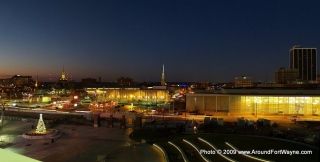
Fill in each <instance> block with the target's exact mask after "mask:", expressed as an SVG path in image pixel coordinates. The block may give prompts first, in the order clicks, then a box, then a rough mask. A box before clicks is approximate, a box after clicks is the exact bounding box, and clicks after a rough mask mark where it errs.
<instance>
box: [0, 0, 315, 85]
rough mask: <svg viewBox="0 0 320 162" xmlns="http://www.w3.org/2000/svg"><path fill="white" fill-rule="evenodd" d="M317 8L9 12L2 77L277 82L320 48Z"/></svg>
mask: <svg viewBox="0 0 320 162" xmlns="http://www.w3.org/2000/svg"><path fill="white" fill-rule="evenodd" d="M123 2H124V3H123ZM297 2H298V1H297ZM318 5H319V2H317V1H309V2H308V4H301V3H294V2H293V1H290V3H288V2H283V1H282V2H278V1H268V2H264V3H261V2H260V3H259V2H254V1H245V2H216V3H214V2H209V1H201V2H194V1H161V3H160V2H148V1H139V2H130V1H129V2H125V1H121V2H119V1H118V2H117V1H108V2H97V3H93V2H88V1H77V2H71V1H70V2H40V1H33V2H30V3H25V4H24V3H17V2H16V1H8V2H1V5H0V15H1V16H0V20H1V21H2V22H5V23H2V24H1V25H0V34H1V35H2V36H1V38H0V66H1V67H0V76H2V77H7V76H8V75H15V74H22V75H32V76H36V75H39V78H40V79H42V80H48V79H49V78H57V77H59V74H60V72H61V69H62V66H63V65H64V66H65V68H66V73H67V74H69V75H70V74H71V76H72V78H73V79H74V80H80V79H81V78H86V77H92V78H98V77H102V78H103V80H104V81H114V80H116V79H117V78H118V77H120V76H125V77H131V78H133V79H134V80H135V81H159V80H160V77H159V75H160V74H161V65H162V64H165V66H166V79H167V81H169V82H170V81H213V82H219V81H232V80H233V78H234V77H235V76H240V75H248V76H251V77H252V78H253V79H254V80H255V81H273V80H274V71H275V70H276V69H278V68H279V67H287V66H288V65H289V49H290V48H291V47H292V46H293V45H302V46H303V47H306V48H319V42H320V35H319V33H318V32H317V29H319V27H320V23H319V22H318V21H314V20H316V18H317V12H316V11H317V10H316V6H318ZM298 9H299V12H296V11H297V10H298ZM57 11H59V12H57ZM271 62H272V64H271Z"/></svg>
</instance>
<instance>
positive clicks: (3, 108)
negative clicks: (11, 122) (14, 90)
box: [0, 96, 5, 129]
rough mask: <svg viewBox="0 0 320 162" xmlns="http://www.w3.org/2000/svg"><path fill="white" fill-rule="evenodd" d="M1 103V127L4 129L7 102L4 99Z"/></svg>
mask: <svg viewBox="0 0 320 162" xmlns="http://www.w3.org/2000/svg"><path fill="white" fill-rule="evenodd" d="M0 99H1V96H0ZM1 105H2V108H1V117H0V128H1V129H2V127H3V123H4V118H3V117H4V111H5V107H4V106H5V103H4V102H3V101H2V102H1Z"/></svg>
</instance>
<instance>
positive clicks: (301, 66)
mask: <svg viewBox="0 0 320 162" xmlns="http://www.w3.org/2000/svg"><path fill="white" fill-rule="evenodd" d="M290 69H297V70H298V71H299V77H298V79H299V80H301V81H309V82H310V81H316V80H317V49H316V48H303V47H300V46H293V47H292V48H291V49H290Z"/></svg>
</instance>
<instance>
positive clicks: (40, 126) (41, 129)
mask: <svg viewBox="0 0 320 162" xmlns="http://www.w3.org/2000/svg"><path fill="white" fill-rule="evenodd" d="M46 131H47V130H46V126H45V125H44V121H43V119H42V114H40V118H39V120H38V125H37V129H36V133H39V134H45V133H46Z"/></svg>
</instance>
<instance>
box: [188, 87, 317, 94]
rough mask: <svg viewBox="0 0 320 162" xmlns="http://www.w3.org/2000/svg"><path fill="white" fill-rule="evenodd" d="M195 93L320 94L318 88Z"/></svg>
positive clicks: (203, 92) (230, 90)
mask: <svg viewBox="0 0 320 162" xmlns="http://www.w3.org/2000/svg"><path fill="white" fill-rule="evenodd" d="M194 94H221V95H297V96H303V95H309V96H317V95H319V96H320V90H318V89H221V90H215V91H195V93H194ZM190 95H191V94H190Z"/></svg>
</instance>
